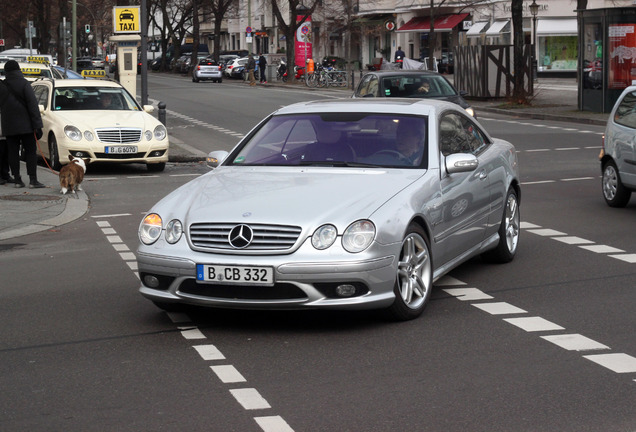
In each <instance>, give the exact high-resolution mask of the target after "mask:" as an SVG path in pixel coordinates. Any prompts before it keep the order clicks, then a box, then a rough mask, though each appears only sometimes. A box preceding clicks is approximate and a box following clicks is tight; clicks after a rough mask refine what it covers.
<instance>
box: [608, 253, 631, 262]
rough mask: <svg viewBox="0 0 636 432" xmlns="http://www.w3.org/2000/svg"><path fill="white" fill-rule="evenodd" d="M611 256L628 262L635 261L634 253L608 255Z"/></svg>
mask: <svg viewBox="0 0 636 432" xmlns="http://www.w3.org/2000/svg"><path fill="white" fill-rule="evenodd" d="M609 256H611V257H612V258H616V259H619V260H621V261H625V262H627V263H630V264H634V263H636V254H625V255H609Z"/></svg>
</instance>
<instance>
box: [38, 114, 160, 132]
mask: <svg viewBox="0 0 636 432" xmlns="http://www.w3.org/2000/svg"><path fill="white" fill-rule="evenodd" d="M50 115H54V116H55V117H56V118H57V119H59V120H61V121H62V123H65V124H70V125H73V126H77V127H78V128H80V129H99V128H102V127H133V128H142V129H144V130H146V129H153V128H154V127H155V126H156V125H157V124H159V121H158V120H156V119H155V118H154V117H152V116H151V115H149V114H148V113H146V112H145V111H117V110H82V111H52V112H51V114H50Z"/></svg>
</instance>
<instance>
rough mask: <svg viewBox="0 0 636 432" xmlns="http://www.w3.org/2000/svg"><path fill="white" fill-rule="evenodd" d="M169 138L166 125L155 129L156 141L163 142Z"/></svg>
mask: <svg viewBox="0 0 636 432" xmlns="http://www.w3.org/2000/svg"><path fill="white" fill-rule="evenodd" d="M167 136H168V132H167V131H166V127H165V126H164V125H159V126H157V127H156V128H155V139H157V140H159V141H161V140H163V139H165V138H166V137H167Z"/></svg>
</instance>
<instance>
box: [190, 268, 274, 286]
mask: <svg viewBox="0 0 636 432" xmlns="http://www.w3.org/2000/svg"><path fill="white" fill-rule="evenodd" d="M197 280H198V281H200V282H209V283H219V284H236V285H274V270H273V268H272V267H246V266H220V265H208V264H197Z"/></svg>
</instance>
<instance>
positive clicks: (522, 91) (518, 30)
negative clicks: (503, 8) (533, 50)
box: [510, 0, 528, 104]
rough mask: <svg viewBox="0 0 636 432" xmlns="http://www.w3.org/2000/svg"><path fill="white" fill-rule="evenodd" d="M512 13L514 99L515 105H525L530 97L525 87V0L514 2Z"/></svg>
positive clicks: (515, 0) (513, 0)
mask: <svg viewBox="0 0 636 432" xmlns="http://www.w3.org/2000/svg"><path fill="white" fill-rule="evenodd" d="M510 12H511V13H512V32H513V36H512V37H513V39H514V45H513V71H514V75H515V76H514V86H515V87H514V90H513V91H512V98H513V102H514V103H517V104H525V103H527V98H528V95H527V93H526V87H525V74H524V67H525V65H524V61H523V60H524V59H523V43H524V39H523V0H512V1H511V5H510Z"/></svg>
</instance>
